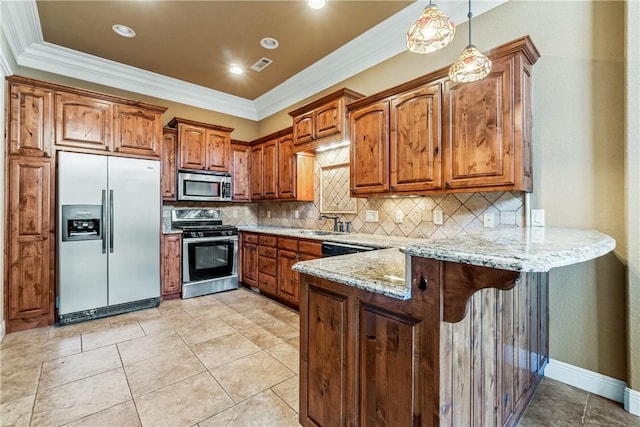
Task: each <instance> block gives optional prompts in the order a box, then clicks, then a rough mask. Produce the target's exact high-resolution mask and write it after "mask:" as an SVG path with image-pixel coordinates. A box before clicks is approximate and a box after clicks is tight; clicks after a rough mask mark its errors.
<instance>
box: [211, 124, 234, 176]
mask: <svg viewBox="0 0 640 427" xmlns="http://www.w3.org/2000/svg"><path fill="white" fill-rule="evenodd" d="M230 149H231V136H230V135H229V133H228V132H221V131H218V130H213V129H207V169H208V170H210V171H218V172H229V155H230Z"/></svg>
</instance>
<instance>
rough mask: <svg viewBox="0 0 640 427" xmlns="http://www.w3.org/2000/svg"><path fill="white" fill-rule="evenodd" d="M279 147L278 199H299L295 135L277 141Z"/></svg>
mask: <svg viewBox="0 0 640 427" xmlns="http://www.w3.org/2000/svg"><path fill="white" fill-rule="evenodd" d="M277 144H278V147H277V152H278V156H277V158H278V198H279V199H290V200H293V199H296V197H297V194H296V193H297V191H296V190H297V185H296V183H297V175H296V172H297V164H296V163H297V162H296V160H297V156H296V155H295V154H294V152H293V135H287V136H283V137H281V138H279V139H278V141H277Z"/></svg>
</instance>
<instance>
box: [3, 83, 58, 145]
mask: <svg viewBox="0 0 640 427" xmlns="http://www.w3.org/2000/svg"><path fill="white" fill-rule="evenodd" d="M9 102H10V106H9V121H8V123H7V124H8V128H9V150H8V151H9V154H11V155H23V156H36V157H50V156H51V145H52V141H53V93H52V92H51V91H50V90H46V89H40V88H37V87H33V86H28V85H20V84H12V85H11V89H10V101H9Z"/></svg>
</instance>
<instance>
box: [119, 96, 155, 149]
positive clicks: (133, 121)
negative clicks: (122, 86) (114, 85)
mask: <svg viewBox="0 0 640 427" xmlns="http://www.w3.org/2000/svg"><path fill="white" fill-rule="evenodd" d="M114 109H115V118H114V120H115V127H114V128H115V135H114V147H113V151H115V152H117V153H122V154H131V155H134V156H144V157H148V158H152V159H157V158H158V157H160V136H161V135H162V114H161V113H156V112H153V111H148V110H143V109H140V108H136V107H131V106H129V105H118V104H115V106H114Z"/></svg>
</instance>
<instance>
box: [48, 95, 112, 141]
mask: <svg viewBox="0 0 640 427" xmlns="http://www.w3.org/2000/svg"><path fill="white" fill-rule="evenodd" d="M56 145H57V146H60V147H73V148H81V149H82V148H84V149H89V150H98V151H111V147H112V145H113V104H112V103H111V102H108V101H105V100H102V99H99V98H95V97H92V96H82V95H76V94H72V93H58V94H56Z"/></svg>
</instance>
